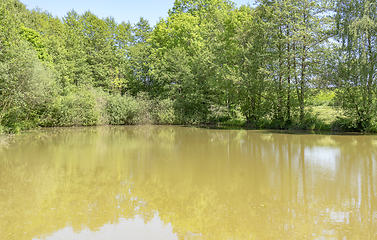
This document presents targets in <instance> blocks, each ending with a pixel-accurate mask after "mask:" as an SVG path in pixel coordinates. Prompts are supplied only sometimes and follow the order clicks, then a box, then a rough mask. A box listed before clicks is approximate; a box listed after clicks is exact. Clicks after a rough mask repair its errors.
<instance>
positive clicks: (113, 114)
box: [106, 94, 138, 125]
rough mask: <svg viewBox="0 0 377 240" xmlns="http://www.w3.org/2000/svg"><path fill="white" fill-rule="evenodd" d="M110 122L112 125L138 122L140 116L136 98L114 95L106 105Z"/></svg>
mask: <svg viewBox="0 0 377 240" xmlns="http://www.w3.org/2000/svg"><path fill="white" fill-rule="evenodd" d="M106 110H107V113H108V115H109V123H110V124H112V125H125V124H136V123H137V117H138V104H137V102H136V100H135V99H134V98H133V97H131V96H127V95H123V96H121V95H119V94H117V95H112V96H110V97H109V99H108V102H107V107H106Z"/></svg>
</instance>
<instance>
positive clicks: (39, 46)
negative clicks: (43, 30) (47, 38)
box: [20, 24, 52, 62]
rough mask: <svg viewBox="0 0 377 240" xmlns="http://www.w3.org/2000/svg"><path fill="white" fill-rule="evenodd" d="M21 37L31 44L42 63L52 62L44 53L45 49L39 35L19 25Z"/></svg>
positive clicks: (45, 52)
mask: <svg viewBox="0 0 377 240" xmlns="http://www.w3.org/2000/svg"><path fill="white" fill-rule="evenodd" d="M20 28H21V35H22V37H23V38H24V39H25V40H26V41H28V42H29V43H31V45H32V46H33V48H34V50H35V51H37V53H38V58H39V59H40V60H42V61H46V62H52V59H51V56H49V54H48V53H47V51H46V47H45V45H44V43H43V40H42V39H41V37H40V35H39V34H38V33H37V32H36V31H35V30H33V29H30V28H27V27H25V26H24V25H23V24H21V27H20Z"/></svg>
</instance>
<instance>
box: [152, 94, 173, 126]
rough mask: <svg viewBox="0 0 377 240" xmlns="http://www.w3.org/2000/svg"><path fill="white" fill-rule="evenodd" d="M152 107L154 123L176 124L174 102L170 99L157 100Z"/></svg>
mask: <svg viewBox="0 0 377 240" xmlns="http://www.w3.org/2000/svg"><path fill="white" fill-rule="evenodd" d="M153 105H154V106H153V109H152V121H153V123H154V124H175V123H176V118H175V111H174V102H173V101H172V100H170V99H164V100H155V102H154V104H153Z"/></svg>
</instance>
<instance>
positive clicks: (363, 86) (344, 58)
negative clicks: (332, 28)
mask: <svg viewBox="0 0 377 240" xmlns="http://www.w3.org/2000/svg"><path fill="white" fill-rule="evenodd" d="M376 13H377V4H376V2H375V1H369V0H349V1H337V5H336V26H337V35H336V37H337V40H338V41H339V42H340V44H341V46H340V47H339V49H338V52H339V61H338V64H337V66H338V69H337V70H338V71H337V72H338V76H337V78H336V81H335V82H334V84H335V86H337V87H338V91H337V93H338V99H339V100H340V101H341V102H342V107H343V109H344V110H345V113H346V114H347V116H349V117H351V118H353V119H355V125H356V128H357V129H359V130H368V129H369V128H370V127H371V124H372V122H373V120H375V116H376V113H377V112H376V111H377V105H376V100H375V98H376V93H377V92H376V91H377V81H376V68H377V59H376V57H377V55H376V53H377V49H376V42H377V14H376Z"/></svg>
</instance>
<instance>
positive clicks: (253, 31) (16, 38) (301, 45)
mask: <svg viewBox="0 0 377 240" xmlns="http://www.w3.org/2000/svg"><path fill="white" fill-rule="evenodd" d="M335 3H336V4H335V6H332V4H333V2H328V1H311V0H289V1H288V0H287V1H268V0H261V1H259V2H258V5H257V6H256V7H251V6H241V7H239V8H236V7H235V5H234V4H233V3H232V2H230V1H227V0H176V1H175V3H174V6H173V7H172V9H171V10H170V11H169V16H168V17H167V18H166V19H161V20H160V21H159V23H157V25H156V26H155V27H151V26H150V25H149V23H148V21H147V20H146V19H144V18H141V19H140V21H139V22H138V23H136V24H131V23H124V22H122V23H120V24H118V23H116V22H115V20H114V19H113V18H111V17H108V18H105V19H100V18H99V17H97V16H96V15H95V14H93V13H91V12H89V11H88V12H85V13H84V14H78V13H77V12H75V11H70V12H68V13H67V14H66V16H65V17H63V18H62V19H59V18H57V17H53V15H52V14H50V13H48V12H42V11H40V10H39V9H36V10H32V11H29V10H27V9H26V7H25V5H23V4H22V3H21V2H19V1H18V0H3V1H1V4H0V33H1V34H0V125H1V126H2V129H5V131H9V130H12V131H15V132H17V131H21V130H23V129H27V128H31V127H36V126H88V125H99V124H202V123H216V124H217V123H221V124H229V125H237V126H240V125H244V124H246V125H248V126H251V127H254V128H263V127H268V128H278V129H289V128H293V129H328V128H329V122H330V121H332V120H333V119H335V115H334V116H330V117H323V116H316V114H313V113H312V112H311V110H310V109H311V108H310V107H314V109H315V112H316V113H320V114H322V115H326V114H327V115H329V114H331V113H334V111H335V110H334V109H330V110H329V106H330V105H331V106H339V107H341V108H342V111H339V112H337V116H342V114H344V116H345V117H344V118H341V119H337V120H336V121H335V122H334V124H333V126H334V127H333V129H344V130H359V131H374V129H375V128H376V127H375V125H376V117H375V116H376V114H377V101H376V94H377V85H376V83H377V81H375V72H376V66H377V59H376V56H377V54H376V52H377V48H376V44H375V42H376V41H377V30H376V27H375V26H376V15H375V14H374V13H375V12H376V4H374V3H373V2H370V1H369V0H359V1H356V2H355V1H350V0H349V1H337V2H335ZM354 3H357V4H354ZM332 9H334V11H335V14H336V16H335V18H334V17H333V15H334V12H333V11H330V10H332ZM334 19H335V21H336V22H333V21H334ZM335 28H337V29H336V30H335ZM330 36H335V40H336V41H337V42H336V41H331V42H329V41H328V39H329V37H330ZM326 86H328V87H330V88H331V90H330V91H328V92H324V91H322V90H320V91H318V90H315V88H318V89H319V88H323V87H326ZM318 107H324V108H323V109H319V108H318ZM344 119H349V120H344Z"/></svg>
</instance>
